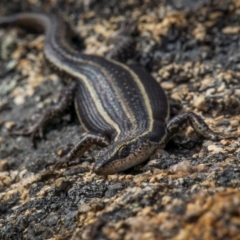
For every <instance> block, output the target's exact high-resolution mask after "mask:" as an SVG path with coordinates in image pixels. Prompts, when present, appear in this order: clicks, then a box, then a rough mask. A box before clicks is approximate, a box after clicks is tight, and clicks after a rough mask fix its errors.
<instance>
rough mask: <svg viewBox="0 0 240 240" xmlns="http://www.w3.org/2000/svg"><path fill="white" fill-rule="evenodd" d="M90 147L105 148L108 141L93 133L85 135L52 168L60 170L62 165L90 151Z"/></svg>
mask: <svg viewBox="0 0 240 240" xmlns="http://www.w3.org/2000/svg"><path fill="white" fill-rule="evenodd" d="M92 145H95V146H99V147H106V146H108V145H109V142H108V140H107V139H106V138H105V137H103V136H101V135H99V134H94V133H87V134H86V135H85V136H84V137H83V138H82V139H81V140H80V141H79V142H78V143H77V144H76V145H75V146H74V147H73V148H72V149H71V151H70V152H69V153H68V154H67V155H66V156H65V157H63V158H61V159H60V160H59V161H58V162H57V163H56V164H55V165H54V167H53V169H57V168H60V167H61V166H62V165H63V164H64V163H68V162H70V161H72V160H74V159H76V158H77V157H81V156H82V155H83V154H84V152H86V151H87V150H89V149H90V147H91V146H92Z"/></svg>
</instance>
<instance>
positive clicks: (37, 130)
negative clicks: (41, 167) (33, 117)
mask: <svg viewBox="0 0 240 240" xmlns="http://www.w3.org/2000/svg"><path fill="white" fill-rule="evenodd" d="M11 134H12V135H18V136H30V142H31V146H32V147H34V148H35V147H36V140H35V138H36V137H39V138H44V133H43V128H42V127H40V126H39V125H38V124H36V125H35V126H33V127H31V128H30V129H29V130H27V131H13V132H11Z"/></svg>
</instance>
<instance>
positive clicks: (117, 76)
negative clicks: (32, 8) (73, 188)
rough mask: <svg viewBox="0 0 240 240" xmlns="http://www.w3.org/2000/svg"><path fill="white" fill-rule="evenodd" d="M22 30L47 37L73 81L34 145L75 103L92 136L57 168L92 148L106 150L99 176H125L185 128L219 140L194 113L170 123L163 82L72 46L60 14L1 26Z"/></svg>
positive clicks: (13, 19)
mask: <svg viewBox="0 0 240 240" xmlns="http://www.w3.org/2000/svg"><path fill="white" fill-rule="evenodd" d="M7 25H18V26H20V27H24V28H30V29H38V30H42V31H44V32H45V43H44V54H45V56H46V59H47V60H48V61H49V62H50V63H51V65H54V66H55V67H56V68H57V69H58V70H60V71H61V72H65V73H66V74H67V75H68V78H69V77H70V78H71V81H70V83H69V82H68V84H69V87H68V89H67V90H66V93H65V95H64V97H63V98H62V100H61V101H60V102H59V104H58V105H57V106H55V107H52V108H51V109H49V110H48V111H46V112H45V114H44V115H43V116H42V117H41V119H40V120H39V122H37V123H36V124H35V125H34V126H33V127H32V128H31V129H30V131H28V134H30V135H31V141H32V142H34V138H35V136H36V135H40V136H41V135H42V132H43V129H44V126H45V125H46V124H47V123H48V121H50V120H51V119H52V118H53V117H55V116H58V115H59V114H61V113H62V112H63V111H64V110H65V109H66V108H68V106H69V105H70V104H71V103H72V102H73V101H74V105H75V110H76V112H77V115H78V118H79V121H80V123H81V125H82V126H83V127H84V128H85V130H86V134H85V136H84V137H83V138H82V139H80V141H79V142H78V143H77V144H76V145H75V146H74V147H73V148H72V150H71V151H70V152H69V153H68V154H67V155H66V156H65V157H63V158H62V159H60V160H59V162H57V164H56V165H55V167H54V168H58V167H60V166H61V165H62V164H63V163H67V162H69V161H72V160H74V159H75V158H77V157H81V156H82V155H83V153H84V152H85V151H87V150H88V149H89V148H90V147H91V146H92V145H97V146H99V147H101V148H102V150H100V152H99V154H98V159H97V161H96V163H95V164H94V166H93V171H94V172H95V173H97V174H102V175H107V174H113V173H116V172H120V171H124V170H126V169H128V168H130V167H133V166H135V165H138V164H140V163H142V162H144V161H146V160H148V159H149V158H150V156H151V155H152V154H154V153H155V152H156V150H157V149H159V148H163V147H164V146H165V144H166V143H167V142H168V141H169V139H171V138H172V137H174V136H175V135H176V134H177V133H178V131H179V129H180V128H181V127H183V126H185V124H191V126H192V127H193V128H194V129H195V130H196V131H197V132H198V133H199V134H200V135H202V136H204V137H206V138H209V139H213V140H219V139H223V138H228V137H232V136H224V135H222V134H217V133H214V132H212V131H211V130H210V129H209V128H208V126H207V125H206V123H205V122H204V121H203V120H202V119H201V118H200V117H199V116H197V115H196V114H194V113H191V112H188V113H183V114H181V115H178V116H176V117H174V118H172V119H171V120H170V121H169V122H167V121H168V117H169V106H168V101H167V98H166V95H165V93H164V91H163V89H162V88H161V87H160V85H159V83H157V81H156V80H155V79H154V78H153V77H152V76H151V75H150V74H149V73H148V72H147V71H145V70H144V69H143V68H142V67H138V66H127V65H125V64H123V63H120V62H117V61H114V60H111V59H106V58H104V57H100V56H93V55H85V54H82V53H80V52H79V51H77V50H75V49H74V48H72V47H71V44H70V42H69V41H68V32H69V28H68V26H67V25H66V23H64V22H63V21H62V20H61V19H59V18H58V17H56V16H54V15H48V14H39V13H20V14H17V15H12V16H6V17H2V18H0V27H4V26H7Z"/></svg>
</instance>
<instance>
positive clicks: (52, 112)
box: [12, 81, 77, 147]
mask: <svg viewBox="0 0 240 240" xmlns="http://www.w3.org/2000/svg"><path fill="white" fill-rule="evenodd" d="M76 88H77V83H76V82H75V81H72V82H71V83H70V84H69V85H68V87H67V89H66V90H65V91H64V92H63V94H62V95H61V96H60V99H59V102H58V104H57V105H55V106H53V107H51V108H49V109H48V110H47V111H46V112H45V113H44V114H43V115H42V116H41V117H40V119H39V120H38V121H37V122H36V123H35V124H34V125H33V126H32V127H30V129H28V130H27V131H14V132H12V134H13V135H23V136H27V135H30V142H31V145H32V146H33V147H35V146H36V142H35V138H36V137H37V136H38V137H40V138H43V136H44V129H45V127H46V125H47V123H49V122H50V121H51V120H52V119H53V118H55V117H57V116H60V115H61V114H63V113H64V112H65V111H66V110H67V109H68V107H70V105H72V103H73V99H74V95H75V91H76Z"/></svg>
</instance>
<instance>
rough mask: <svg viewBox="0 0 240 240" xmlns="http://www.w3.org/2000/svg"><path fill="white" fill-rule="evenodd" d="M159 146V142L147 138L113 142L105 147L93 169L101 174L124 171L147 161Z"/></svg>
mask: <svg viewBox="0 0 240 240" xmlns="http://www.w3.org/2000/svg"><path fill="white" fill-rule="evenodd" d="M157 146H158V143H155V142H151V141H150V140H149V139H146V138H133V139H131V140H127V141H121V142H116V143H113V144H111V145H109V146H108V147H106V148H105V149H103V151H102V153H101V154H100V156H99V157H98V159H97V162H96V163H95V164H94V166H93V171H94V172H95V173H97V174H100V175H108V174H114V173H116V172H121V171H124V170H126V169H128V168H131V167H133V166H135V165H138V164H140V163H142V162H144V161H146V160H147V159H148V158H149V157H150V156H151V155H152V153H153V152H154V150H155V149H156V148H157Z"/></svg>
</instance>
